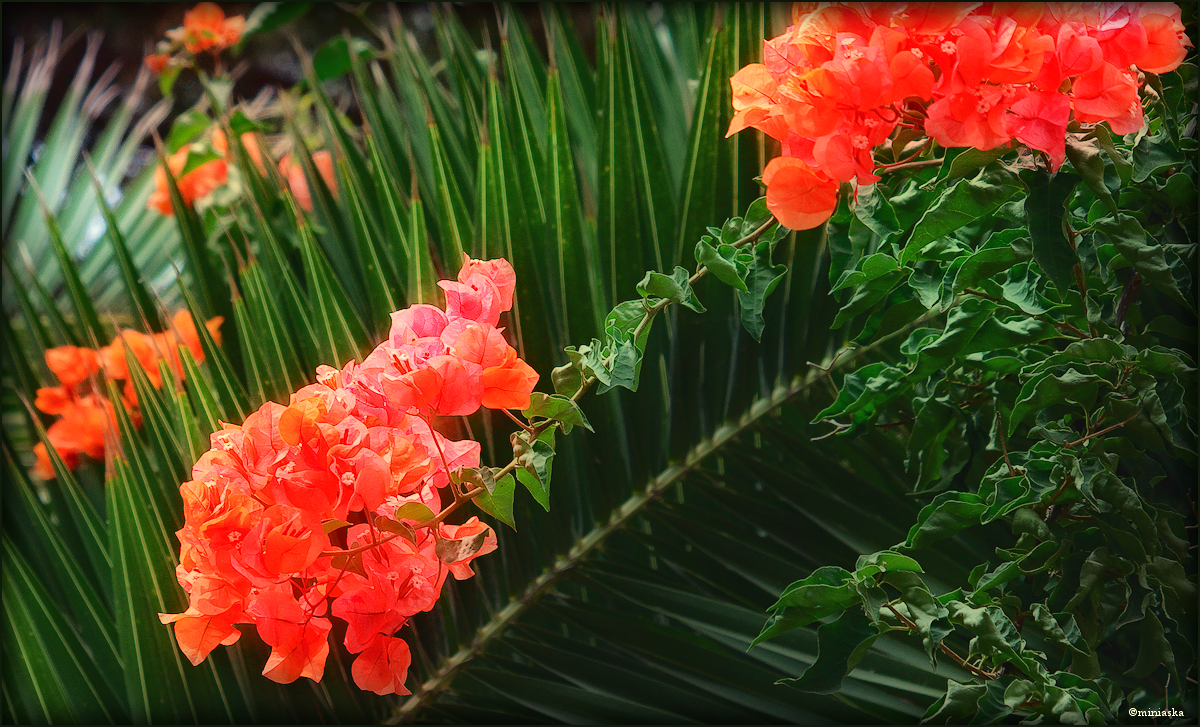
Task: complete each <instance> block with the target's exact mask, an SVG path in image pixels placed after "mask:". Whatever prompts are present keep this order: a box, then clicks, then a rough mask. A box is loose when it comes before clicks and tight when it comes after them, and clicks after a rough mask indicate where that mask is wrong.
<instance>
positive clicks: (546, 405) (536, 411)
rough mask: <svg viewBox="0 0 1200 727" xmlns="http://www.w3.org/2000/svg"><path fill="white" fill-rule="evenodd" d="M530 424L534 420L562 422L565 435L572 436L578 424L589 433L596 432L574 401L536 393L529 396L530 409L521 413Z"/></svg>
mask: <svg viewBox="0 0 1200 727" xmlns="http://www.w3.org/2000/svg"><path fill="white" fill-rule="evenodd" d="M521 414H522V415H523V416H524V417H525V419H527V420H528V421H529V422H531V423H532V422H533V420H534V418H535V417H536V418H539V419H547V420H550V421H556V422H561V423H562V425H563V434H570V433H571V428H572V427H573V426H575V425H576V424H578V425H579V426H581V427H583V428H584V429H586V430H588V431H589V432H594V431H595V430H594V429H592V425H591V424H590V423H589V422H588V420H587V416H585V415H584V413H583V410H582V409H580V408H579V405H578V404H576V403H575V401H574V400H573V399H570V398H568V397H566V396H561V395H558V394H554V395H550V394H543V393H542V392H540V391H535V392H533V393H532V394H530V395H529V408H528V409H526V410H525V411H523V412H521Z"/></svg>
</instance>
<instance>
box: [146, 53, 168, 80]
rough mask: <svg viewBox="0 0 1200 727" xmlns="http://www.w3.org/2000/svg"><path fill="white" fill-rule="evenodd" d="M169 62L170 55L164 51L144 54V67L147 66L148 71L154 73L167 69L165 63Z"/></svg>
mask: <svg viewBox="0 0 1200 727" xmlns="http://www.w3.org/2000/svg"><path fill="white" fill-rule="evenodd" d="M170 62H171V56H169V55H167V54H166V53H152V54H150V55H148V56H146V68H149V69H150V72H151V73H153V74H155V75H159V74H161V73H162V72H163V71H165V70H167V64H168V63H170Z"/></svg>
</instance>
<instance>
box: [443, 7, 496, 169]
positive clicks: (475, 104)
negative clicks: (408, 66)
mask: <svg viewBox="0 0 1200 727" xmlns="http://www.w3.org/2000/svg"><path fill="white" fill-rule="evenodd" d="M431 10H432V14H433V26H434V35H435V37H436V39H437V45H438V49H439V50H440V51H441V56H442V58H443V59H445V60H446V62H447V64H448V65H449V66H450V69H451V73H450V74H449V76H450V81H451V87H452V88H453V90H454V96H455V99H456V100H457V102H458V104H457V105H458V110H459V112H460V114H461V118H462V119H463V121H464V123H463V124H462V128H464V129H465V130H466V132H467V133H466V135H465V136H464V139H463V142H464V143H466V144H469V145H477V144H478V142H479V130H480V129H481V128H482V126H483V124H482V120H481V118H480V110H481V109H482V108H483V83H484V76H483V73H482V72H481V70H480V68H479V64H478V63H477V62H476V60H475V44H474V43H472V42H471V38H470V36H469V35H468V34H467V31H466V28H464V27H463V25H462V22H461V21H460V20H459V19H458V16H457V15H456V14H454V13H451V12H443V11H442V10H440V9H439V8H438V7H437V6H432V7H431ZM472 132H474V135H472ZM480 152H482V149H480Z"/></svg>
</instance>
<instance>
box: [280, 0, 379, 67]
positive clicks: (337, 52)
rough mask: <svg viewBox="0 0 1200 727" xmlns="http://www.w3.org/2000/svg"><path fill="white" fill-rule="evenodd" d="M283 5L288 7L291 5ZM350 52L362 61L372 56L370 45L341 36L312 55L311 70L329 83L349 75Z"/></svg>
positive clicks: (357, 39) (361, 40) (332, 39)
mask: <svg viewBox="0 0 1200 727" xmlns="http://www.w3.org/2000/svg"><path fill="white" fill-rule="evenodd" d="M284 4H285V5H290V4H291V3H284ZM351 52H353V53H354V54H355V55H357V56H358V57H359V58H360V59H362V60H363V61H366V60H368V59H370V58H371V57H372V55H374V50H373V49H372V48H371V44H370V43H368V42H367V41H365V40H363V39H362V38H350V39H349V42H347V39H346V37H345V36H342V35H339V36H336V37H334V38H330V39H329V40H328V41H327V42H326V43H325V45H323V46H321V47H320V48H318V49H317V52H316V53H314V54H313V58H312V64H313V70H315V71H316V72H317V78H319V79H320V80H322V81H329V80H332V79H334V78H340V77H342V76H344V75H346V74H347V73H349V72H350V65H351V61H350V53H351Z"/></svg>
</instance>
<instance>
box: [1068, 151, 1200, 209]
mask: <svg viewBox="0 0 1200 727" xmlns="http://www.w3.org/2000/svg"><path fill="white" fill-rule="evenodd" d="M1067 159H1070V160H1071V166H1073V167H1075V171H1076V172H1078V173H1079V176H1080V177H1081V178H1082V179H1083V182H1084V184H1086V185H1087V186H1088V189H1090V190H1092V194H1095V195H1096V198H1097V199H1099V200H1100V201H1101V202H1103V203H1104V204H1105V205H1106V206H1107V207H1108V209H1109V210H1110V211H1112V213H1113V214H1114V215H1115V214H1117V201H1116V200H1115V199H1114V198H1113V195H1114V194H1116V193H1117V192H1119V191H1120V189H1121V178H1120V176H1118V175H1117V174H1116V172H1115V170H1114V171H1113V172H1112V173H1111V174H1105V172H1106V171H1107V170H1108V167H1107V165H1105V163H1104V159H1103V158H1102V157H1101V155H1100V144H1099V142H1097V141H1095V140H1091V141H1082V140H1080V139H1079V138H1077V137H1076V136H1075V135H1073V134H1067ZM1193 196H1194V195H1193Z"/></svg>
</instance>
